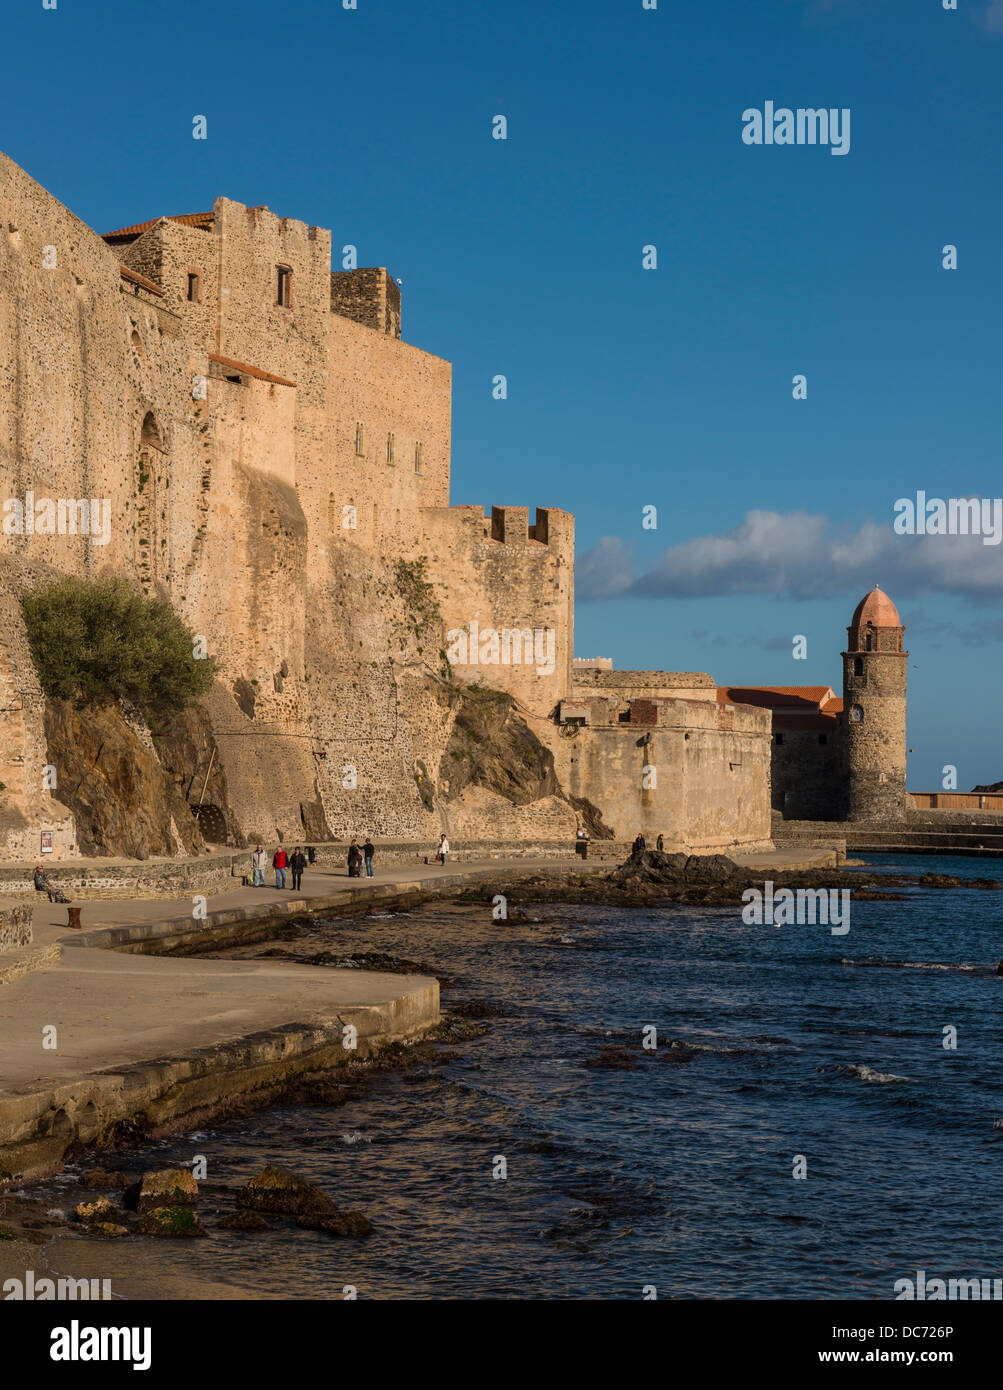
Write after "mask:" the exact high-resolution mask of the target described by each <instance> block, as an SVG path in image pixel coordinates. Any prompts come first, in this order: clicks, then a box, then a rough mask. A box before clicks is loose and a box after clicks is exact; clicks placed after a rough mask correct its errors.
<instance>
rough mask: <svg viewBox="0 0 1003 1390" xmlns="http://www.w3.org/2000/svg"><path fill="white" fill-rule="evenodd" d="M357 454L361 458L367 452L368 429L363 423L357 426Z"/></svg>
mask: <svg viewBox="0 0 1003 1390" xmlns="http://www.w3.org/2000/svg"><path fill="white" fill-rule="evenodd" d="M355 452H356V455H357V456H358V457H359V458H362V457H363V456H364V454H365V452H366V427H365V425H364V424H362V422H361V421H360V422H359V423H358V424H357V425H356V426H355Z"/></svg>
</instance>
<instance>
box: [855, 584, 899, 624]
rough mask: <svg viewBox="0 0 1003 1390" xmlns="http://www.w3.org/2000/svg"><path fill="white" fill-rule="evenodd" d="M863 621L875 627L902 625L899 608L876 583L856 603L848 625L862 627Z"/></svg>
mask: <svg viewBox="0 0 1003 1390" xmlns="http://www.w3.org/2000/svg"><path fill="white" fill-rule="evenodd" d="M865 623H873V624H874V626H875V627H901V626H902V619H901V618H900V617H899V610H898V609H897V608H896V607H895V605H894V603H892V601H891V599H890V598H889V597H888V595H887V594H886V593H883V592H882V590H881V589H879V588H878V586H877V585H876V584H875V586H874V588H873V589H872V590H871V592H870V593H869V594H865V595H864V597H863V598H862V599H861V600H860V602H859V603H858V604H857V606H856V608H855V609H854V610H853V617H852V618H851V619H850V626H851V627H854V628H856V627H863V626H864V624H865Z"/></svg>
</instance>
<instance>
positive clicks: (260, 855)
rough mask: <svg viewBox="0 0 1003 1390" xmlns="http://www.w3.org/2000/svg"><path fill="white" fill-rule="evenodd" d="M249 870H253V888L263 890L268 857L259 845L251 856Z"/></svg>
mask: <svg viewBox="0 0 1003 1390" xmlns="http://www.w3.org/2000/svg"><path fill="white" fill-rule="evenodd" d="M251 868H252V869H253V870H254V882H253V886H254V887H255V888H264V886H265V870H266V869H267V868H268V855H267V854H266V853H265V851H264V850H263V849H262V848H261V846H260V845H259V846H258V848H257V849H256V850H255V851H254V853H253V854H252V855H251Z"/></svg>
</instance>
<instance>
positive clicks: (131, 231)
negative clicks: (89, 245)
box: [102, 212, 213, 241]
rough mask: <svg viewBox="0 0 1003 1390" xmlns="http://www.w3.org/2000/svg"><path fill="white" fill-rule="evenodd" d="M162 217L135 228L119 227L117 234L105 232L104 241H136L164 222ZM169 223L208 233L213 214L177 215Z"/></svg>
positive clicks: (141, 223)
mask: <svg viewBox="0 0 1003 1390" xmlns="http://www.w3.org/2000/svg"><path fill="white" fill-rule="evenodd" d="M163 220H164V219H163V218H162V217H154V218H151V220H150V221H149V222H137V223H136V224H135V226H133V227H119V229H118V231H116V232H104V233H103V234H102V240H103V241H135V239H136V237H138V236H142V235H143V233H144V232H148V231H149V230H150V228H151V227H155V226H156V225H157V223H158V222H162V221H163ZM167 220H168V222H182V223H183V224H184V225H185V226H186V227H198V228H200V229H201V230H202V231H204V232H207V231H209V229H210V228H211V227H212V224H213V214H212V213H211V212H181V213H178V214H177V215H172V216H170V217H168V219H167Z"/></svg>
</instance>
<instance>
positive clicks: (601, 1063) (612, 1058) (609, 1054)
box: [585, 1047, 637, 1071]
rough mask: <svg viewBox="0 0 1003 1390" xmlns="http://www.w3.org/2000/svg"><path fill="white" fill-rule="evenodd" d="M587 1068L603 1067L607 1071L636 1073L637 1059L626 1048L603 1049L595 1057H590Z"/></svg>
mask: <svg viewBox="0 0 1003 1390" xmlns="http://www.w3.org/2000/svg"><path fill="white" fill-rule="evenodd" d="M585 1065H586V1066H587V1067H602V1068H604V1069H605V1070H607V1071H636V1070H637V1058H636V1056H635V1055H634V1053H633V1052H628V1051H627V1049H626V1048H625V1047H601V1048H600V1049H599V1051H598V1053H597V1054H596V1055H595V1057H589V1058H588V1059H587V1061H586V1063H585Z"/></svg>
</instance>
